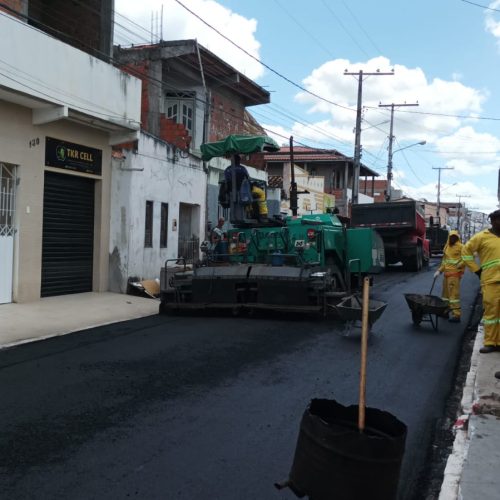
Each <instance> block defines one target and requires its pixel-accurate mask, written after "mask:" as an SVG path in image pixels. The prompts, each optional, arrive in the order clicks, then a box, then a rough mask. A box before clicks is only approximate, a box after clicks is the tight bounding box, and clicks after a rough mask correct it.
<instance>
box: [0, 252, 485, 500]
mask: <svg viewBox="0 0 500 500" xmlns="http://www.w3.org/2000/svg"><path fill="white" fill-rule="evenodd" d="M435 264H436V261H434V262H433V263H432V265H431V267H430V269H429V270H426V271H423V272H421V273H419V274H412V273H403V272H397V271H395V272H390V273H387V274H385V275H383V276H380V277H379V278H378V279H377V280H376V282H377V283H378V284H376V285H375V286H374V288H373V290H372V292H373V296H374V297H376V298H379V299H382V300H385V301H388V303H389V305H388V307H387V309H386V311H385V313H384V314H383V316H382V317H381V319H380V320H379V321H378V322H377V323H376V324H375V327H374V332H373V333H372V334H371V336H370V342H369V351H368V382H367V403H368V405H369V406H372V407H376V408H380V409H384V410H387V411H390V412H391V413H393V414H394V415H396V416H397V417H398V418H399V419H400V420H402V421H403V422H405V423H406V424H407V425H408V438H407V443H406V444H407V449H406V453H405V457H404V462H403V468H402V473H401V491H402V494H401V497H402V498H404V499H408V498H411V497H412V492H414V491H415V490H418V487H419V476H420V473H421V471H422V469H423V467H424V465H425V460H426V453H427V450H428V448H429V446H430V435H431V430H432V428H433V426H434V424H435V422H436V419H437V418H439V417H441V416H442V413H443V408H444V404H445V400H446V397H447V395H448V393H449V391H450V388H451V387H452V385H453V371H454V367H455V363H456V359H457V356H458V354H459V352H460V348H461V333H462V331H463V329H464V328H465V322H463V323H462V324H461V325H458V326H457V325H456V324H450V323H448V322H444V321H443V322H442V323H441V325H440V330H439V332H434V331H433V330H432V329H431V327H430V325H428V324H423V325H422V326H420V327H419V328H415V327H413V326H412V324H411V320H410V314H409V309H408V307H407V306H406V303H405V302H404V297H403V293H405V292H415V293H428V290H429V287H430V284H431V283H432V272H433V271H434V270H435ZM439 288H440V287H439ZM477 290H478V284H477V278H476V277H475V276H473V275H471V274H470V273H467V274H466V276H465V278H464V280H463V283H462V296H463V306H464V307H463V308H464V316H465V319H467V317H468V310H469V307H470V306H471V304H472V302H473V299H474V296H475V295H476V293H477ZM438 293H439V292H438ZM62 313H64V312H62ZM88 313H89V315H91V314H92V311H89V312H88ZM359 354H360V346H359V334H357V332H354V333H351V335H350V336H344V335H342V328H341V326H340V324H334V325H332V324H331V323H330V324H328V323H325V322H319V321H318V322H315V321H300V320H297V319H296V318H290V317H285V318H283V319H276V318H266V319H244V318H200V317H196V318H193V317H165V316H153V317H149V318H145V319H140V320H134V321H129V322H125V323H119V324H115V325H109V326H105V327H100V328H96V329H93V330H87V331H83V332H80V333H76V334H71V335H67V336H64V337H57V338H53V339H50V340H45V341H41V342H36V343H32V344H28V345H22V346H18V347H15V348H11V349H7V350H4V351H0V394H1V397H0V400H1V406H0V450H1V451H0V497H1V498H8V499H16V500H21V499H30V500H31V499H50V500H55V499H72V500H77V499H85V500H88V499H107V500H108V499H109V500H111V499H126V498H139V499H148V500H149V499H167V500H170V499H186V500H198V499H200V500H201V499H203V500H206V499H211V500H215V499H217V500H254V499H255V500H256V499H265V500H268V499H269V500H272V499H277V500H279V499H292V498H295V497H294V495H293V494H292V493H291V492H290V491H289V490H284V491H277V490H275V489H274V487H273V483H274V482H275V481H280V480H283V479H286V477H287V475H288V472H289V469H290V465H291V461H292V457H293V452H294V449H295V442H296V438H297V433H298V429H299V423H300V418H301V415H302V413H303V411H304V409H305V407H306V405H307V404H308V402H309V400H310V399H311V398H313V397H324V398H334V399H336V400H338V401H339V402H341V403H344V404H355V403H356V402H357V397H358V386H359V378H358V377H359V362H360V360H359V358H360V356H359Z"/></svg>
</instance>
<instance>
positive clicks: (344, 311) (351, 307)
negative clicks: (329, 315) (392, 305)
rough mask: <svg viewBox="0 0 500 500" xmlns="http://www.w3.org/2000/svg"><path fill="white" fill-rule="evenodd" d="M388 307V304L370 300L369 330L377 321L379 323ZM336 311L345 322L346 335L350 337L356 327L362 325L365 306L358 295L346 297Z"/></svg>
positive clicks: (336, 307)
mask: <svg viewBox="0 0 500 500" xmlns="http://www.w3.org/2000/svg"><path fill="white" fill-rule="evenodd" d="M386 307H387V302H382V301H381V300H375V299H369V301H368V330H369V331H370V330H371V328H372V326H373V324H374V323H375V321H377V320H378V319H379V318H380V316H382V313H383V312H384V311H385V308H386ZM334 308H335V311H337V314H338V315H339V317H340V319H342V320H344V321H345V331H344V335H349V334H350V333H351V331H352V329H353V328H355V327H356V325H358V327H359V325H360V322H361V319H362V310H363V306H362V303H361V301H360V300H359V297H358V296H357V295H351V296H349V297H346V298H345V299H343V300H342V301H341V302H339V303H338V304H337V305H336V306H334Z"/></svg>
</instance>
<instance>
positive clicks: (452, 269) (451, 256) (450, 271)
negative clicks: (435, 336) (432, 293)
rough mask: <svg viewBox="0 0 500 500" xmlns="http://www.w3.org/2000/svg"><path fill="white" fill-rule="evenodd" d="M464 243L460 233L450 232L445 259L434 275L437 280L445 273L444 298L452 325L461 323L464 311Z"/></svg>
mask: <svg viewBox="0 0 500 500" xmlns="http://www.w3.org/2000/svg"><path fill="white" fill-rule="evenodd" d="M462 246H463V245H462V242H461V241H460V235H459V234H458V231H450V234H449V235H448V241H447V242H446V245H445V246H444V249H443V259H442V260H441V265H440V266H439V268H438V270H437V271H436V272H435V273H434V277H435V278H437V277H438V276H439V275H440V274H441V273H444V279H443V292H442V298H443V300H444V301H446V302H448V305H449V308H450V311H451V315H450V318H449V320H450V322H451V323H459V322H460V316H461V314H462V310H461V307H460V282H461V280H462V276H463V274H464V268H465V264H464V261H463V260H462Z"/></svg>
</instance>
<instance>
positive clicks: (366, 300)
mask: <svg viewBox="0 0 500 500" xmlns="http://www.w3.org/2000/svg"><path fill="white" fill-rule="evenodd" d="M362 306H363V307H362V313H361V370H360V376H359V411H358V429H359V431H360V432H363V431H364V430H365V407H366V355H367V352H368V330H369V328H370V325H369V322H368V312H369V310H370V278H367V277H365V278H364V280H363V304H362Z"/></svg>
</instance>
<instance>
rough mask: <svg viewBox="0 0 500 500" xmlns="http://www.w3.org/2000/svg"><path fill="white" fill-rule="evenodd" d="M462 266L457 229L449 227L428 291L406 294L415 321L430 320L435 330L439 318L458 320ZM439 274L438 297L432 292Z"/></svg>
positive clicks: (454, 321)
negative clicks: (440, 283) (446, 239)
mask: <svg viewBox="0 0 500 500" xmlns="http://www.w3.org/2000/svg"><path fill="white" fill-rule="evenodd" d="M464 268H465V265H464V262H463V260H462V243H461V242H460V235H459V234H458V231H450V234H449V236H448V241H447V243H446V245H445V247H444V250H443V259H442V261H441V264H440V266H439V268H438V269H437V271H436V272H435V273H434V281H433V282H432V287H431V291H430V293H429V295H419V294H405V298H406V302H407V303H408V306H409V307H410V310H411V314H412V320H413V323H414V324H416V325H419V324H420V323H421V322H422V321H430V323H431V324H432V327H433V328H434V330H436V331H437V329H438V318H447V319H448V320H449V321H450V322H452V323H459V322H460V316H461V309H460V282H461V279H462V276H463V273H464ZM440 274H444V279H443V291H442V297H441V298H440V297H437V296H435V295H432V290H433V288H434V285H435V283H436V279H437V278H438V277H439V275H440Z"/></svg>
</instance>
